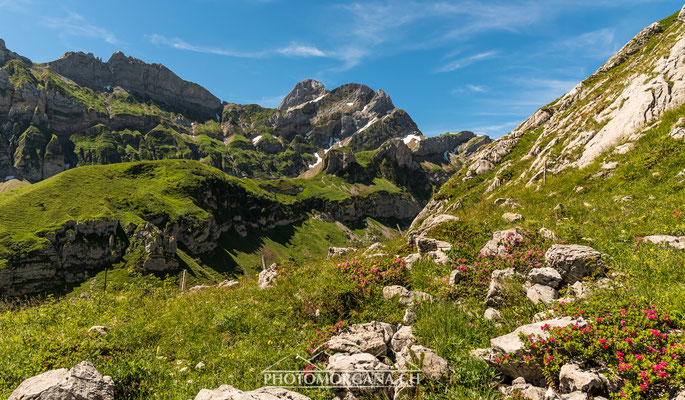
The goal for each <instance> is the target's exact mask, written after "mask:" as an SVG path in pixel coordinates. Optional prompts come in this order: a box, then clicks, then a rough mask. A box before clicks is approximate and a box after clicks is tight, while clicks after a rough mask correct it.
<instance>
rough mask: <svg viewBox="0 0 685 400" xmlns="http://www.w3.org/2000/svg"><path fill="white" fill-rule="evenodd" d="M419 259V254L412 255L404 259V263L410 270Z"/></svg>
mask: <svg viewBox="0 0 685 400" xmlns="http://www.w3.org/2000/svg"><path fill="white" fill-rule="evenodd" d="M420 259H421V256H420V255H419V253H412V254H409V255H408V256H406V257H404V263H405V264H406V265H407V268H409V269H411V267H412V266H413V265H414V263H415V262H417V261H419V260H420Z"/></svg>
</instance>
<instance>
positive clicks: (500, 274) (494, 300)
mask: <svg viewBox="0 0 685 400" xmlns="http://www.w3.org/2000/svg"><path fill="white" fill-rule="evenodd" d="M515 276H517V274H516V272H515V271H514V269H513V268H507V269H502V270H497V271H493V272H492V276H491V277H490V286H489V287H488V292H487V294H486V296H485V304H487V305H488V306H490V307H496V306H498V305H500V304H501V303H502V302H503V301H504V298H503V294H504V293H503V290H504V283H505V282H506V281H507V280H512V279H514V277H515Z"/></svg>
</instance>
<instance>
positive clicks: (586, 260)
mask: <svg viewBox="0 0 685 400" xmlns="http://www.w3.org/2000/svg"><path fill="white" fill-rule="evenodd" d="M601 258H602V255H601V254H600V253H599V252H598V251H597V250H595V249H593V248H592V247H588V246H581V245H577V244H571V245H563V244H555V245H553V246H552V247H550V248H549V250H547V252H546V253H545V261H546V262H547V265H548V266H550V267H551V268H554V269H555V270H557V272H559V274H560V275H561V277H562V279H563V282H565V283H568V284H572V283H575V282H578V281H579V280H581V279H583V277H586V276H589V275H592V274H594V273H595V272H596V271H597V270H598V269H599V267H600V261H601Z"/></svg>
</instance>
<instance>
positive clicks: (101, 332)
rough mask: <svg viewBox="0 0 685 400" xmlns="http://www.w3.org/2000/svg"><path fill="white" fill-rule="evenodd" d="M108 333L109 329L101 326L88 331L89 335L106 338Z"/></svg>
mask: <svg viewBox="0 0 685 400" xmlns="http://www.w3.org/2000/svg"><path fill="white" fill-rule="evenodd" d="M108 331H109V329H107V327H106V326H101V325H95V326H91V327H90V328H89V329H88V333H90V334H94V335H98V336H105V335H106V334H107V332H108Z"/></svg>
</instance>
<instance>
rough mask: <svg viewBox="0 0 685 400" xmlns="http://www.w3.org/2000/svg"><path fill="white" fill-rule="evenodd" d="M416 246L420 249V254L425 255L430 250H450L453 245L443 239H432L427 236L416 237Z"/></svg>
mask: <svg viewBox="0 0 685 400" xmlns="http://www.w3.org/2000/svg"><path fill="white" fill-rule="evenodd" d="M416 248H417V249H418V251H419V255H425V254H426V253H428V252H432V251H437V250H441V251H443V252H445V251H449V250H450V249H451V248H452V245H451V244H449V243H447V242H443V241H442V240H436V239H430V238H426V237H418V238H416Z"/></svg>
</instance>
